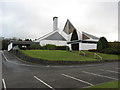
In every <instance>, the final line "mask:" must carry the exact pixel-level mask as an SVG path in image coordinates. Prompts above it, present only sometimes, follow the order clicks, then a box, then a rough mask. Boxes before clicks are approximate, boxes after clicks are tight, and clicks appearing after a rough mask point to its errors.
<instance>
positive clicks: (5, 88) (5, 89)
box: [2, 79, 7, 90]
mask: <svg viewBox="0 0 120 90" xmlns="http://www.w3.org/2000/svg"><path fill="white" fill-rule="evenodd" d="M2 82H3V87H4V90H7V87H6V83H5V80H4V79H2Z"/></svg>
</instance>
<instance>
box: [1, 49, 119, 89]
mask: <svg viewBox="0 0 120 90" xmlns="http://www.w3.org/2000/svg"><path fill="white" fill-rule="evenodd" d="M2 60H3V61H2V71H3V73H2V75H3V76H2V80H3V87H5V88H6V90H7V89H8V88H9V89H10V88H11V90H12V89H13V88H36V89H37V88H38V89H39V88H41V89H42V88H46V89H48V90H57V89H62V90H63V89H65V90H67V89H68V90H70V89H76V88H86V87H90V86H94V85H96V84H100V83H103V82H107V81H112V80H118V74H119V72H118V70H119V69H120V68H118V62H109V63H101V64H85V65H74V66H72V65H71V66H50V65H46V66H44V65H36V64H31V63H27V62H23V61H21V60H20V59H19V58H17V57H15V56H14V55H12V54H11V53H8V52H7V51H5V52H3V57H2ZM36 89H35V90H36Z"/></svg>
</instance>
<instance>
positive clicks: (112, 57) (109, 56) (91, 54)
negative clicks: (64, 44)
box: [75, 51, 120, 60]
mask: <svg viewBox="0 0 120 90" xmlns="http://www.w3.org/2000/svg"><path fill="white" fill-rule="evenodd" d="M75 52H77V53H82V52H80V51H75ZM83 52H84V53H85V54H86V57H91V58H94V53H96V54H98V55H100V56H101V57H102V59H104V60H118V59H120V55H114V54H104V53H98V52H89V51H83Z"/></svg>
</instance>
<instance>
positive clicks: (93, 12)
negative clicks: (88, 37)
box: [0, 0, 118, 41]
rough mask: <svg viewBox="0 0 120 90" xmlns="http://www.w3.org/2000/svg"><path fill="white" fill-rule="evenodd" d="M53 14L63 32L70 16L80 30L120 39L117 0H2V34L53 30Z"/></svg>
mask: <svg viewBox="0 0 120 90" xmlns="http://www.w3.org/2000/svg"><path fill="white" fill-rule="evenodd" d="M108 1H109V2H108ZM54 16H57V17H58V28H59V30H61V31H62V30H63V27H64V25H65V22H66V20H67V19H69V20H70V21H71V23H72V24H73V25H74V26H75V28H76V29H77V30H79V31H84V32H87V33H90V34H92V35H95V36H98V37H101V36H105V37H106V38H107V40H108V41H115V40H116V41H117V40H118V2H117V0H103V1H101V0H92V1H90V0H89V1H88V0H1V1H0V19H1V20H0V27H1V31H0V36H3V37H7V38H9V37H17V38H22V39H24V38H32V39H35V38H39V37H41V36H42V35H45V34H47V33H49V32H51V31H52V30H53V29H52V26H53V19H52V18H53V17H54Z"/></svg>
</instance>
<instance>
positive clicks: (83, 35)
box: [82, 32, 99, 39]
mask: <svg viewBox="0 0 120 90" xmlns="http://www.w3.org/2000/svg"><path fill="white" fill-rule="evenodd" d="M82 38H83V39H99V38H98V37H96V36H93V35H91V34H88V33H85V32H82Z"/></svg>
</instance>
